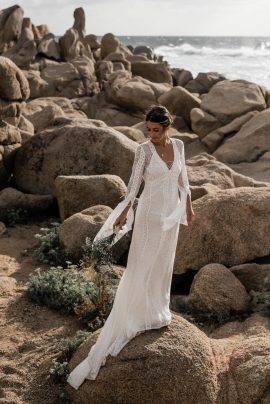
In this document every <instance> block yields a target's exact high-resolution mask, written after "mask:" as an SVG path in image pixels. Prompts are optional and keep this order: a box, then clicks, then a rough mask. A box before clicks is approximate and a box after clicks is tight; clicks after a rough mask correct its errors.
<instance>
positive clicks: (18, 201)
mask: <svg viewBox="0 0 270 404" xmlns="http://www.w3.org/2000/svg"><path fill="white" fill-rule="evenodd" d="M52 203H53V197H52V196H51V195H31V194H24V193H22V192H20V191H18V190H17V189H14V188H4V189H3V190H2V191H0V218H1V217H4V216H5V214H6V212H7V210H8V209H18V208H20V209H26V210H28V211H29V212H32V213H34V212H43V211H45V210H47V209H48V208H49V207H50V206H51V205H52Z"/></svg>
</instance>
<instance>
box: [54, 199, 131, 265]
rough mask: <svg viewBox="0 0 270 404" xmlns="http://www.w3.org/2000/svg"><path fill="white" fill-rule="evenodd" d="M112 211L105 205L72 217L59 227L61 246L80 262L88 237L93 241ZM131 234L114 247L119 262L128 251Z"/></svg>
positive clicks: (88, 209) (96, 206)
mask: <svg viewBox="0 0 270 404" xmlns="http://www.w3.org/2000/svg"><path fill="white" fill-rule="evenodd" d="M111 211H112V209H111V208H110V207H109V206H105V205H95V206H91V207H90V208H87V209H84V210H82V211H81V212H79V213H75V214H74V215H72V216H70V217H69V218H67V219H66V220H64V222H63V223H62V224H61V225H60V227H59V240H60V244H61V246H62V247H63V248H64V249H65V251H66V252H67V253H68V254H69V255H71V256H72V257H73V258H75V259H77V260H79V259H80V258H82V256H83V246H84V245H85V239H86V237H89V238H90V239H93V238H94V237H95V235H96V234H97V232H98V231H99V229H100V228H101V226H102V225H103V223H104V222H105V221H106V219H107V217H108V216H109V214H110V213H111ZM129 243H130V234H126V235H125V236H123V237H122V238H121V240H119V241H118V242H117V245H116V244H115V245H113V246H112V249H111V253H112V256H113V258H114V259H115V260H118V259H119V258H120V257H121V255H122V254H123V253H124V252H125V251H126V250H127V249H128V245H129Z"/></svg>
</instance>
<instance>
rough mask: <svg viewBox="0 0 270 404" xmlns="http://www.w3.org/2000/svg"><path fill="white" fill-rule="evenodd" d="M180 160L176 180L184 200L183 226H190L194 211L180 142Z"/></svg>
mask: <svg viewBox="0 0 270 404" xmlns="http://www.w3.org/2000/svg"><path fill="white" fill-rule="evenodd" d="M180 158H181V165H182V169H181V172H180V174H179V178H178V188H179V191H180V193H181V195H182V196H183V197H185V198H186V218H185V221H186V223H185V224H190V223H191V222H192V220H193V219H194V211H193V208H192V202H191V190H190V187H189V180H188V175H187V169H186V161H185V148H184V143H183V142H182V147H181V150H180Z"/></svg>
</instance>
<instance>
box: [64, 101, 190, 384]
mask: <svg viewBox="0 0 270 404" xmlns="http://www.w3.org/2000/svg"><path fill="white" fill-rule="evenodd" d="M171 124H172V117H171V115H170V113H169V111H168V110H167V109H166V108H165V107H162V106H155V107H153V108H152V109H151V110H150V111H149V112H148V113H147V115H146V126H147V130H148V134H149V137H150V139H149V140H147V141H145V142H143V143H141V144H139V145H138V146H137V149H136V152H135V158H134V163H133V167H132V173H131V177H130V180H129V183H128V186H127V192H126V195H125V198H124V200H123V201H121V202H120V203H119V204H118V205H117V206H116V207H115V209H114V210H113V211H112V212H111V214H110V215H109V217H108V218H107V220H106V221H105V223H104V224H103V226H102V227H101V229H100V230H99V232H98V233H97V235H96V237H95V238H94V240H93V242H94V243H95V242H96V241H97V240H100V239H102V238H104V237H107V236H108V235H110V234H112V233H113V232H116V233H117V234H116V236H115V238H114V241H113V243H115V242H116V241H117V240H119V239H120V238H121V237H122V236H123V235H124V234H125V233H126V232H127V231H129V230H131V228H132V225H133V232H132V239H131V243H130V249H129V254H128V259H127V266H126V269H125V271H124V273H123V275H122V278H121V280H120V282H119V285H118V288H117V292H116V295H115V299H114V303H113V306H112V309H111V312H110V314H109V316H108V318H107V319H106V322H105V324H104V325H103V327H102V329H101V331H100V334H99V336H98V338H97V341H96V343H95V344H94V345H93V346H92V347H91V349H90V352H89V354H88V356H87V357H86V358H85V359H84V360H83V361H82V362H81V363H80V364H79V365H78V366H76V367H75V369H73V370H72V372H71V373H70V374H69V376H68V379H67V382H68V383H69V384H70V385H71V386H72V387H74V388H75V389H78V388H79V386H80V385H81V384H82V383H83V381H84V380H85V379H89V380H95V379H96V377H97V375H98V372H99V369H100V367H101V366H104V365H105V363H106V357H107V356H108V355H109V354H110V355H112V356H116V355H118V353H119V352H120V351H121V349H122V348H123V347H124V346H125V345H126V344H127V343H128V342H129V341H130V340H131V339H132V338H134V337H135V336H137V335H138V334H140V333H141V332H144V331H146V330H148V329H153V328H160V327H163V326H166V325H168V324H170V322H171V312H170V309H169V304H170V287H171V278H172V273H173V264H174V259H175V250H176V245H177V240H178V232H179V224H181V223H182V224H184V225H189V224H191V222H192V221H193V219H194V216H195V215H194V212H193V208H192V203H191V193H190V188H189V181H188V176H187V171H186V165H185V154H184V143H183V142H182V141H181V140H180V139H176V138H170V137H169V134H168V129H169V128H170V126H171ZM142 180H144V189H143V191H142V193H141V195H140V197H139V200H138V204H137V209H136V215H135V216H134V208H133V204H134V201H135V198H136V196H137V193H138V191H139V188H140V185H141V183H142ZM179 192H180V198H179ZM134 218H135V219H134ZM117 229H118V231H117Z"/></svg>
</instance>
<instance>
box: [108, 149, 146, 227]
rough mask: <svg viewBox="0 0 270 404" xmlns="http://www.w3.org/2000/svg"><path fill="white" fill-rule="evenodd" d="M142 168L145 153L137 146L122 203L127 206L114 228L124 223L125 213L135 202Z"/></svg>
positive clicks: (143, 166)
mask: <svg viewBox="0 0 270 404" xmlns="http://www.w3.org/2000/svg"><path fill="white" fill-rule="evenodd" d="M144 168H145V152H144V149H143V147H142V146H141V145H138V146H137V149H136V151H135V156H134V161H133V166H132V170H131V175H130V178H129V182H128V185H127V191H126V194H125V196H124V199H123V201H124V202H127V203H128V204H127V206H126V207H125V208H124V210H123V211H122V212H121V214H120V215H119V216H118V217H117V219H116V221H115V225H116V226H117V225H118V224H120V225H121V223H122V222H124V221H125V218H126V215H127V212H128V210H129V208H130V207H131V206H132V205H133V203H134V201H135V198H136V196H137V194H138V192H139V189H140V185H141V183H142V178H143V173H144Z"/></svg>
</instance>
